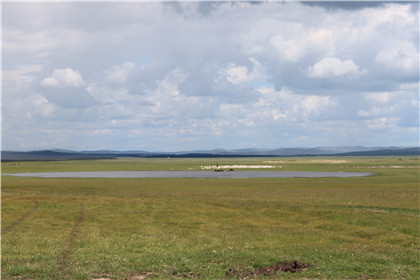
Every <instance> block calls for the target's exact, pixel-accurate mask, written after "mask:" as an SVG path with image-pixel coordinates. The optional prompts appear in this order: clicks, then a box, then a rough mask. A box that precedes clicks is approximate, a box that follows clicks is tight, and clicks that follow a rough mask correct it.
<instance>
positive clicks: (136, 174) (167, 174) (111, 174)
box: [5, 171, 372, 178]
mask: <svg viewBox="0 0 420 280" xmlns="http://www.w3.org/2000/svg"><path fill="white" fill-rule="evenodd" d="M5 175H6V174H5ZM7 175H12V176H23V177H43V178H295V177H301V178H304V177H306V178H308V177H309V178H315V177H341V178H343V177H362V176H369V175H372V173H362V172H310V171H224V172H214V171H88V172H42V173H15V174H7Z"/></svg>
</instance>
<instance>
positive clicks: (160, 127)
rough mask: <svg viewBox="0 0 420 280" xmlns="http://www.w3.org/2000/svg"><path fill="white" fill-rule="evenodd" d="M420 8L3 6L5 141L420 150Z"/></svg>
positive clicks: (105, 145) (283, 4)
mask: <svg viewBox="0 0 420 280" xmlns="http://www.w3.org/2000/svg"><path fill="white" fill-rule="evenodd" d="M418 7H419V6H418V3H415V2H410V3H408V2H403V3H395V2H392V3H383V2H378V3H368V4H363V3H355V2H354V3H353V2H352V3H338V2H330V3H329V2H323V3H318V2H317V3H315V2H313V3H311V2H305V3H300V2H295V1H293V2H289V1H286V2H277V1H274V2H270V1H269V2H261V3H258V5H254V4H253V3H245V2H241V3H230V2H217V3H202V2H198V3H195V2H185V3H184V2H174V3H160V2H159V3H154V2H137V3H124V4H121V3H86V4H83V5H82V4H81V3H57V5H48V4H45V3H23V4H22V3H19V4H15V3H10V2H8V3H5V4H4V5H3V9H4V13H3V14H4V19H3V58H4V59H3V78H4V79H3V96H2V97H3V104H4V106H3V108H4V109H3V118H4V119H3V120H4V122H3V124H4V126H3V134H4V135H5V137H4V139H5V140H4V142H3V143H4V144H5V146H6V147H10V148H13V147H15V146H18V147H29V146H30V145H31V144H30V143H29V142H28V141H27V140H26V139H28V137H27V135H34V137H36V138H39V139H37V141H36V142H37V143H55V144H56V145H59V147H62V148H76V145H77V147H82V148H85V149H88V148H89V149H96V148H104V149H107V148H111V149H114V148H115V149H119V148H121V147H123V148H124V149H137V148H140V147H141V148H144V149H149V150H180V149H190V148H200V149H201V148H215V147H226V148H229V147H232V148H237V147H249V146H258V145H259V146H262V147H268V146H271V147H278V146H293V145H295V143H299V144H301V145H309V146H312V145H347V144H356V143H357V144H360V145H369V144H372V145H381V144H387V143H388V144H393V145H398V143H405V144H407V143H417V142H418V121H417V122H416V121H413V120H418V103H419V102H418V85H419V78H418V77H419V56H418V49H419V46H418V39H419V25H418V21H419V9H418ZM75 15H77V17H75ZM75 18H77V20H75ZM416 124H417V127H416ZM62 126H66V128H65V129H60V127H62ZM16 128H19V129H16ZM396 131H398V133H395V132H396ZM42 132H44V133H42ZM117 132H118V133H117ZM390 135H392V136H390ZM394 135H395V136H394ZM169 138H171V139H173V141H171V142H168V141H167V139H169ZM296 141H300V142H296ZM335 141H336V142H335ZM375 141H376V142H375ZM416 141H417V142H416ZM83 142H84V143H93V142H95V143H101V145H103V146H101V147H86V146H85V147H83V144H82V143H83ZM75 143H77V144H75ZM79 143H80V144H79ZM215 143H216V144H215ZM45 145H47V144H45ZM86 145H87V144H86ZM113 145H118V147H113Z"/></svg>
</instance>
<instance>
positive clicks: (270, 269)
mask: <svg viewBox="0 0 420 280" xmlns="http://www.w3.org/2000/svg"><path fill="white" fill-rule="evenodd" d="M311 266H312V265H311V264H306V263H301V262H298V261H293V262H285V263H276V264H274V265H272V266H266V267H262V268H258V269H256V270H254V271H251V272H246V271H241V270H236V269H229V271H228V272H227V273H226V276H228V277H232V278H233V277H235V278H240V279H249V278H252V277H255V276H259V275H264V276H271V275H274V274H276V273H277V271H281V272H290V273H299V272H302V271H304V270H306V269H308V268H310V267H311Z"/></svg>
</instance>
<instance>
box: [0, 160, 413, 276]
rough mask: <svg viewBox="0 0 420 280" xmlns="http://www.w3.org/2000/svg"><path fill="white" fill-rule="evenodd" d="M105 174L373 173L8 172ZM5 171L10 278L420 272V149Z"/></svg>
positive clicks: (53, 164)
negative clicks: (413, 153) (412, 153)
mask: <svg viewBox="0 0 420 280" xmlns="http://www.w3.org/2000/svg"><path fill="white" fill-rule="evenodd" d="M268 164H269V165H274V166H275V167H274V168H260V169H258V171H255V169H252V168H242V169H240V170H236V169H235V171H234V172H227V171H225V172H213V171H211V170H210V171H202V170H203V169H202V168H201V166H234V165H236V166H256V165H260V166H262V165H268ZM396 166H398V168H397V167H396ZM253 170H254V171H253ZM98 171H101V172H105V171H106V172H121V171H124V172H126V171H130V172H138V171H142V172H144V171H147V172H150V171H154V172H155V171H160V172H161V171H165V172H167V171H171V172H174V171H177V172H178V171H181V172H207V173H209V174H212V176H213V175H214V176H216V175H217V176H222V175H225V174H240V173H244V174H246V173H247V172H266V173H268V172H337V173H346V172H350V173H357V174H360V173H369V174H371V175H370V176H364V177H312V178H309V177H307V178H302V177H301V178H298V177H291V178H268V177H266V178H263V177H258V178H229V180H220V178H217V177H215V178H202V177H200V178H185V177H182V178H174V177H167V178H157V177H154V178H115V177H114V178H98V177H91V178H69V177H67V178H42V177H19V176H8V174H16V173H44V172H98ZM215 173H217V174H215ZM273 174H274V173H273ZM2 175H5V176H2V201H1V204H2V209H1V210H2V211H1V218H2V219H1V223H2V241H1V242H2V267H1V270H2V279H89V280H90V279H129V280H132V279H133V280H134V279H418V278H420V270H419V264H420V261H419V256H420V242H419V240H420V236H419V226H420V223H419V216H420V209H419V183H420V182H419V178H420V177H419V158H417V157H345V158H344V157H328V158H322V157H313V158H310V157H301V158H239V159H235V158H228V159H226V158H215V159H213V158H212V159H203V158H200V159H143V158H120V159H114V160H83V161H76V160H75V161H27V162H3V163H2Z"/></svg>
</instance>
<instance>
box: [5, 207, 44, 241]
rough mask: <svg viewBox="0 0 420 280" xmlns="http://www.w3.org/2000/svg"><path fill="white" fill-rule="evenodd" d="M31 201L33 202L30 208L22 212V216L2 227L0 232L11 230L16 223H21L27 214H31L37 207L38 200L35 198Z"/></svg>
mask: <svg viewBox="0 0 420 280" xmlns="http://www.w3.org/2000/svg"><path fill="white" fill-rule="evenodd" d="M33 203H34V204H35V205H34V206H33V207H32V208H31V209H29V210H28V211H27V212H26V213H24V214H23V215H22V216H20V217H19V219H17V220H16V221H14V222H13V223H11V224H10V225H8V226H5V227H2V229H1V234H5V233H7V232H9V231H11V230H12V229H13V228H15V227H16V226H17V225H19V224H20V223H22V222H23V221H24V220H26V219H27V218H28V217H29V216H31V215H32V213H34V212H35V211H36V210H37V209H38V208H39V202H38V201H36V200H33Z"/></svg>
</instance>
